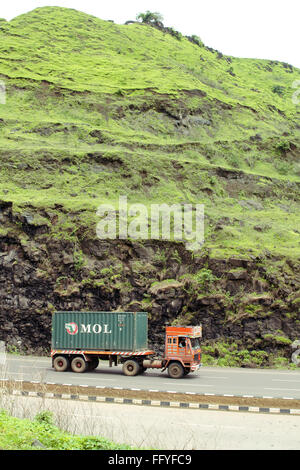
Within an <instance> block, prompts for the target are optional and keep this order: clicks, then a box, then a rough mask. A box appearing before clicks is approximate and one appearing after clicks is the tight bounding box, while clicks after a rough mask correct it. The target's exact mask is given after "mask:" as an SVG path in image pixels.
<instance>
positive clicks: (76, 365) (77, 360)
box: [71, 356, 87, 373]
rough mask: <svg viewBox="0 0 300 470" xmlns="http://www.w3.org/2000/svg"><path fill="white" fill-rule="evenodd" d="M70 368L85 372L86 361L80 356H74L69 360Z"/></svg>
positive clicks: (74, 370)
mask: <svg viewBox="0 0 300 470" xmlns="http://www.w3.org/2000/svg"><path fill="white" fill-rule="evenodd" d="M71 369H72V371H73V372H78V373H82V372H85V371H86V369H87V362H86V361H85V360H84V358H83V357H81V356H77V357H74V359H73V360H72V362H71Z"/></svg>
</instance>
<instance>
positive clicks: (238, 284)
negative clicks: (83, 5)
mask: <svg viewBox="0 0 300 470" xmlns="http://www.w3.org/2000/svg"><path fill="white" fill-rule="evenodd" d="M196 42H197V41H195V40H194V41H192V40H191V38H186V37H181V38H179V39H177V38H176V37H174V36H173V35H171V34H168V33H166V32H164V31H161V30H159V29H157V28H154V27H151V26H148V25H144V24H137V23H132V24H128V25H116V24H114V23H113V22H109V21H102V20H100V19H98V18H95V17H92V16H90V15H87V14H84V13H81V12H78V11H75V10H70V9H65V8H59V7H45V8H38V9H36V10H34V11H32V12H30V13H27V14H24V15H21V16H19V17H17V18H15V19H13V20H12V21H10V22H6V21H4V20H0V80H2V82H4V83H5V87H6V92H7V93H6V103H5V104H2V105H1V104H0V158H1V180H0V199H1V201H2V202H0V208H1V212H0V217H1V218H0V220H1V227H0V252H1V253H0V263H1V272H0V286H1V287H0V294H1V296H0V305H1V309H0V312H1V313H0V319H1V323H2V327H1V328H0V332H1V335H2V338H3V339H5V340H7V341H8V342H9V343H10V344H11V345H12V346H13V347H16V348H18V349H21V350H25V351H26V350H34V351H40V352H41V351H43V352H45V351H47V349H48V348H49V340H50V324H51V312H52V311H53V310H54V309H82V310H84V309H86V310H93V309H94V310H96V309H97V310H101V309H103V310H112V309H117V308H119V309H126V310H132V309H134V310H135V309H139V310H140V309H143V310H147V311H149V314H150V318H151V326H152V328H151V331H154V333H153V334H152V333H151V341H152V342H153V343H155V342H156V341H157V340H158V339H159V338H160V334H159V332H160V331H161V330H162V325H164V323H165V322H166V321H169V322H172V321H174V320H175V321H176V319H177V321H181V322H182V321H185V322H193V323H197V322H199V321H201V322H202V323H203V326H204V330H205V332H206V333H205V339H206V340H207V343H208V344H209V345H212V344H213V345H215V346H214V347H213V350H212V352H211V351H210V352H211V353H212V354H213V355H214V356H215V357H218V354H219V355H220V354H221V353H220V350H221V348H220V347H219V346H220V344H222V345H223V343H224V341H225V342H226V350H228V348H229V349H230V348H231V349H232V348H233V351H235V348H236V347H238V348H239V349H242V350H245V349H246V350H247V351H250V352H251V351H253V354H252V356H253V357H252V356H251V361H252V362H253V360H254V359H255V360H256V361H258V362H259V363H261V362H263V363H265V362H266V358H265V354H264V352H265V351H266V350H269V351H270V352H272V354H273V353H274V354H279V355H283V356H285V357H286V358H288V357H289V355H290V349H289V348H290V343H291V341H292V340H294V339H298V338H299V336H300V318H299V302H300V300H299V299H300V271H299V259H300V237H299V235H300V212H299V207H300V203H299V201H300V197H299V196H300V191H299V190H300V163H299V155H300V132H299V130H300V120H299V117H300V111H299V110H300V108H299V105H296V104H294V103H293V100H292V95H293V93H294V92H295V89H294V88H293V87H292V85H293V83H294V82H295V81H296V80H299V79H300V70H299V69H296V68H294V67H292V66H291V65H289V64H285V63H281V62H275V61H268V60H255V59H238V58H234V57H228V56H225V55H223V54H222V53H221V52H219V51H214V50H212V49H210V48H208V47H206V46H205V45H204V44H203V43H202V42H201V41H198V43H196ZM124 195H126V196H127V197H128V201H129V202H130V203H143V204H145V205H146V206H149V205H150V204H152V203H167V204H173V203H190V204H204V205H205V244H204V247H203V249H202V250H200V251H199V252H197V253H194V252H190V251H187V250H186V249H185V245H184V244H183V243H179V242H175V241H173V242H167V241H157V240H148V241H146V242H145V241H133V240H98V239H97V237H96V225H97V222H98V218H97V216H96V211H97V208H98V207H99V205H100V204H103V203H109V204H113V205H116V204H117V202H118V198H119V196H124ZM2 338H0V339H2ZM227 343H228V344H227ZM229 343H230V344H231V346H229ZM257 351H259V353H258V356H259V359H257V358H256V356H255V354H257ZM254 353H255V354H254ZM254 356H255V357H254ZM247 358H248V356H247ZM247 358H246V360H245V361H246V363H247V361H248V362H249V361H250V359H249V358H248V359H249V360H248V359H247ZM241 360H243V358H242V359H241ZM251 361H250V362H251ZM252 362H251V363H252ZM254 362H255V361H254Z"/></svg>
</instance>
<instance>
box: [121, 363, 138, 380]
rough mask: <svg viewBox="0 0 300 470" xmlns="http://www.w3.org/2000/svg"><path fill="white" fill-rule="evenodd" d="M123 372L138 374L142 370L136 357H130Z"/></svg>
mask: <svg viewBox="0 0 300 470" xmlns="http://www.w3.org/2000/svg"><path fill="white" fill-rule="evenodd" d="M122 372H123V374H124V375H129V376H131V377H132V376H134V375H138V374H139V372H140V365H139V363H138V362H137V361H135V360H134V359H129V360H128V361H126V362H124V364H123V368H122Z"/></svg>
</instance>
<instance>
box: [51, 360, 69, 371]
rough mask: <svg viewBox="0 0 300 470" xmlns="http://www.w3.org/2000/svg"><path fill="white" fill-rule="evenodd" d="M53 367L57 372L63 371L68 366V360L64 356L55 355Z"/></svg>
mask: <svg viewBox="0 0 300 470" xmlns="http://www.w3.org/2000/svg"><path fill="white" fill-rule="evenodd" d="M53 367H54V369H55V370H56V371H57V372H65V371H66V370H68V369H69V367H70V361H69V359H68V358H67V357H65V356H56V357H55V358H54V360H53Z"/></svg>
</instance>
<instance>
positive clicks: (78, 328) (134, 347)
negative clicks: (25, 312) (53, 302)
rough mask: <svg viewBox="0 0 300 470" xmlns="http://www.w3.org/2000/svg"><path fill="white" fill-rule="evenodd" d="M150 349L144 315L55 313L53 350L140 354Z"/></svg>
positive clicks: (129, 313)
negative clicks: (137, 352) (134, 352)
mask: <svg viewBox="0 0 300 470" xmlns="http://www.w3.org/2000/svg"><path fill="white" fill-rule="evenodd" d="M147 347H148V314H147V313H145V312H55V313H54V314H53V318H52V349H72V350H73V349H79V350H80V349H82V350H91V351H92V350H101V351H105V350H107V351H141V350H143V349H147Z"/></svg>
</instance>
